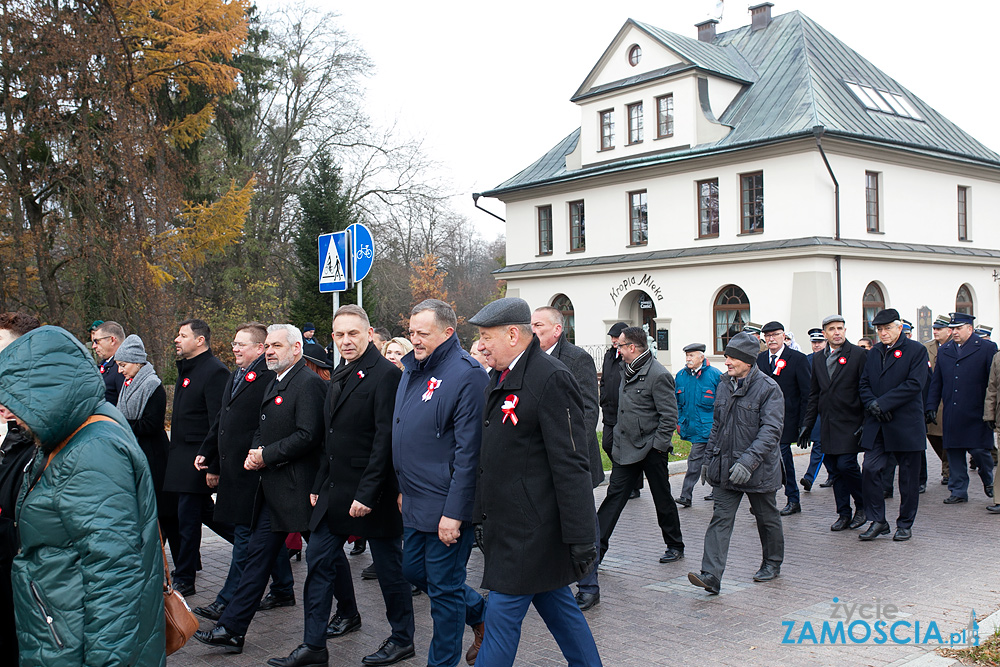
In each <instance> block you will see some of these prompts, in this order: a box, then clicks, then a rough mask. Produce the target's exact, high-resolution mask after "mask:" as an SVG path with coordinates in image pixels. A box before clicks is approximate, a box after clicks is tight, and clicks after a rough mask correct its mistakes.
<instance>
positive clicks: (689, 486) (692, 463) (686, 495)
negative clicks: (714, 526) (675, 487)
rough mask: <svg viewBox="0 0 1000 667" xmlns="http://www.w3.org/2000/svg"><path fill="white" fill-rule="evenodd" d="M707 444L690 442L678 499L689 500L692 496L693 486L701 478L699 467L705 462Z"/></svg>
mask: <svg viewBox="0 0 1000 667" xmlns="http://www.w3.org/2000/svg"><path fill="white" fill-rule="evenodd" d="M707 447H708V443H707V442H692V443H691V453H690V454H688V463H687V472H686V473H684V482H683V483H682V484H681V495H680V497H681V498H683V499H685V500H691V497H692V496H693V495H694V485H695V484H697V483H698V480H699V479H700V478H701V466H702V464H703V463H704V461H705V449H706V448H707Z"/></svg>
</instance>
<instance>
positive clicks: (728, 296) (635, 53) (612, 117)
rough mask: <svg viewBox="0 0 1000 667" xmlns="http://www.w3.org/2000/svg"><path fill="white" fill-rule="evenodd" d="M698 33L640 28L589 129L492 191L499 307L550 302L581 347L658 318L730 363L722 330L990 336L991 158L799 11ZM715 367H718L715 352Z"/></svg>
mask: <svg viewBox="0 0 1000 667" xmlns="http://www.w3.org/2000/svg"><path fill="white" fill-rule="evenodd" d="M771 7H772V5H771V3H764V4H761V5H757V6H755V7H751V9H750V11H751V17H752V23H751V25H749V26H745V27H743V28H740V29H738V30H732V31H729V32H725V33H722V34H718V35H716V34H715V24H716V22H715V21H706V22H704V23H701V24H699V25H698V26H697V30H698V39H693V38H688V37H684V36H681V35H678V34H675V33H671V32H667V31H664V30H661V29H659V28H655V27H653V26H650V25H646V24H643V23H639V22H637V21H633V20H629V21H627V22H626V23H625V25H624V26H622V28H621V30H619V31H618V34H617V35H616V36H615V38H614V40H613V41H612V42H611V45H610V46H609V47H608V48H607V50H606V51H605V52H604V55H603V56H602V57H601V59H600V61H599V62H598V63H597V64H596V65H595V66H594V67H593V69H592V70H591V71H590V73H589V74H588V75H587V77H586V79H584V81H583V83H582V84H581V85H580V87H579V89H578V90H577V92H576V94H575V95H574V96H573V98H572V101H573V102H574V103H576V104H577V105H578V106H579V108H580V118H581V123H580V129H578V130H576V131H574V132H573V133H572V134H570V135H569V136H568V137H566V138H565V139H563V140H562V141H560V142H559V143H558V144H557V145H556V146H555V147H554V148H553V149H552V150H550V151H549V152H548V153H546V154H545V155H543V156H542V157H541V158H540V159H538V160H537V161H536V162H535V163H534V164H532V165H531V166H529V167H528V168H526V169H525V170H523V171H522V172H520V173H519V174H517V175H516V176H514V177H512V178H510V179H509V180H507V181H506V182H504V183H502V184H501V185H499V186H497V187H496V188H495V189H493V190H491V191H489V192H485V193H482V195H483V196H489V197H496V198H499V199H500V200H502V201H503V202H504V203H505V204H506V209H507V266H506V267H505V268H503V269H501V270H499V271H498V272H497V277H498V278H503V279H506V280H507V281H508V291H507V293H508V295H509V296H520V297H521V298H523V299H525V300H527V301H528V303H529V304H531V305H532V307H538V306H542V305H554V306H556V307H558V308H560V309H561V310H563V311H564V312H565V313H566V314H567V315H568V316H569V317H570V319H571V322H572V330H573V334H575V342H576V343H577V344H578V345H582V346H586V347H590V346H593V347H591V350H592V352H593V353H594V354H595V356H596V355H597V352H598V347H603V346H606V345H607V344H608V342H609V341H608V338H607V336H606V332H607V330H608V328H609V327H610V325H611V324H613V323H614V322H616V321H618V320H624V321H626V322H630V323H632V324H648V325H649V329H650V331H651V332H652V336H654V337H655V338H656V339H657V348H658V352H657V354H658V358H659V359H660V361H661V362H663V363H664V364H665V365H668V366H670V367H672V368H673V370H674V371H676V370H677V369H679V368H680V367H681V366H682V365H683V361H684V353H683V351H682V349H681V348H682V347H683V346H684V345H686V344H688V343H690V342H694V341H698V342H704V343H705V344H707V345H708V351H709V355H710V359H711V360H712V361H714V362H719V361H721V359H722V356H721V353H722V350H723V348H724V347H725V342H726V341H727V340H728V336H729V335H730V332H731V331H734V330H738V329H739V328H741V326H742V324H743V323H744V322H747V321H751V320H752V321H754V322H757V323H764V322H767V321H770V320H778V321H780V322H782V323H784V325H785V327H786V330H788V331H790V332H793V333H794V334H795V336H796V339H797V340H798V341H799V342H800V344H802V347H803V348H804V349H805V351H806V352H809V346H808V343H807V336H806V331H807V330H808V329H810V328H812V327H814V326H819V322H820V321H821V320H822V318H823V317H824V316H826V315H829V314H831V313H836V312H841V313H842V314H843V315H844V317H845V318H846V320H847V328H848V334H849V336H850V337H851V339H852V340H854V341H856V340H857V339H858V338H860V337H861V336H862V335H873V333H874V332H873V331H871V325H870V319H871V317H872V315H873V314H874V313H875V312H876V311H877V310H880V309H882V308H883V307H888V308H896V309H897V310H899V312H900V314H901V315H902V316H903V317H904V318H907V319H909V320H911V321H912V322H913V323H914V324H915V325H916V327H917V331H916V332H915V336H917V337H919V338H921V339H922V340H926V339H929V337H930V323H931V321H932V319H933V318H932V317H931V316H930V314H931V313H933V314H934V315H935V316H936V315H940V314H947V313H948V312H949V311H954V310H963V311H967V312H972V313H973V314H975V315H976V317H977V318H978V320H977V323H982V324H987V325H997V324H1000V293H998V287H997V283H996V279H995V278H996V275H997V274H996V271H995V268H997V267H1000V225H998V224H997V220H998V216H1000V155H998V154H996V153H994V152H993V151H991V150H989V149H988V148H986V147H985V146H984V145H982V144H981V143H979V142H978V141H976V140H975V139H973V138H972V137H971V136H969V135H968V134H966V133H965V132H963V131H962V130H961V129H960V128H958V127H957V126H955V125H954V124H953V123H951V122H950V121H948V120H947V119H945V118H943V117H942V116H941V115H940V114H938V113H937V112H936V111H934V109H932V108H930V107H929V106H927V105H926V104H924V103H923V102H922V101H921V100H919V99H918V98H917V97H915V96H914V95H913V94H912V93H910V92H909V91H908V90H906V89H905V88H904V87H902V86H901V85H900V84H899V83H897V82H896V81H895V80H894V79H892V78H890V77H889V76H887V75H886V74H884V73H883V72H882V71H881V70H879V69H878V68H877V67H875V66H874V65H872V64H871V63H870V62H868V61H867V60H865V59H864V58H863V57H862V56H861V55H859V54H858V53H857V52H855V51H853V50H852V49H850V48H848V47H847V46H846V45H844V44H843V43H842V42H840V41H839V40H838V39H837V38H836V37H834V36H833V35H831V34H830V33H829V32H827V31H826V30H824V29H823V28H822V27H821V26H819V25H817V24H816V23H815V22H813V21H812V20H811V19H810V18H809V17H808V16H806V15H804V14H802V13H801V12H797V11H796V12H791V13H788V14H783V15H780V16H776V17H774V18H773V19H772V17H771ZM713 352H714V355H713Z"/></svg>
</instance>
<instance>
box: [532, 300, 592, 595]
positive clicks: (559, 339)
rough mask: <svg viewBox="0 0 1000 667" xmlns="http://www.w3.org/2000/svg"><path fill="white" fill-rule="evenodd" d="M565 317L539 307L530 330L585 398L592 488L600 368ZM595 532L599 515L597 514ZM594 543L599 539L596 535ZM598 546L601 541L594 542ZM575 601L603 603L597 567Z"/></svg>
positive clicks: (580, 584)
mask: <svg viewBox="0 0 1000 667" xmlns="http://www.w3.org/2000/svg"><path fill="white" fill-rule="evenodd" d="M563 326H564V318H563V314H562V313H561V312H559V310H558V309H556V308H553V307H551V306H544V307H542V308H536V309H535V312H533V313H532V314H531V331H532V332H533V333H534V334H535V336H536V337H537V338H538V346H539V347H540V348H541V349H542V351H543V352H545V353H546V354H548V355H550V356H553V357H555V358H556V359H558V360H559V361H561V362H563V363H564V364H565V365H566V368H568V369H569V372H570V373H572V374H573V379H575V380H576V384H577V387H578V388H579V390H580V395H581V397H582V398H583V427H584V434H585V436H586V438H587V439H586V442H587V453H588V454H589V456H590V477H591V483H592V485H593V488H595V489H596V488H597V487H598V486H600V485H601V482H603V481H604V463H603V462H602V461H601V450H600V448H599V446H598V444H597V415H598V412H600V408H599V401H600V391H599V389H598V385H597V368H596V367H595V366H594V358H593V357H591V356H590V355H589V354H588V353H587V352H586V351H584V350H583V348H580V347H577V346H576V345H574V344H573V343H571V342H569V341H568V340H566V337H565V336H563ZM594 525H595V531H596V526H597V515H596V514H595V515H594ZM594 539H595V540H597V537H596V532H595V538H594ZM595 544H598V545H599V542H595ZM577 589H578V590H577V594H576V602H577V604H578V605H579V606H580V609H582V610H584V611H586V610H587V609H590V608H591V607H593V606H594V605H595V604H597V603H598V602H600V601H601V589H600V586H599V585H598V583H597V568H596V567H595V568H593V569H592V570H591V571H590V572H589V573H587V574H586V575H585V576H584V577H583V578H582V579H580V581H579V582H577Z"/></svg>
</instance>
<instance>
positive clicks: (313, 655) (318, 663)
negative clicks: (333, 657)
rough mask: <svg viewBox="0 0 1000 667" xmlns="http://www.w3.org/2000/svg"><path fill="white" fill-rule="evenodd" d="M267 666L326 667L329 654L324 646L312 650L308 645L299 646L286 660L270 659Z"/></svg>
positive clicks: (328, 662)
mask: <svg viewBox="0 0 1000 667" xmlns="http://www.w3.org/2000/svg"><path fill="white" fill-rule="evenodd" d="M267 664H269V665H271V667H326V665H329V664H330V653H329V652H328V651H327V650H326V647H325V646H324V647H323V648H321V649H314V648H309V645H308V644H299V647H298V648H297V649H295V650H294V651H292V652H291V653H289V654H288V657H287V658H271V659H270V660H268V661H267Z"/></svg>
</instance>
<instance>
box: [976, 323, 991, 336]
mask: <svg viewBox="0 0 1000 667" xmlns="http://www.w3.org/2000/svg"><path fill="white" fill-rule="evenodd" d="M992 333H993V327H988V326H986V325H985V324H980V325H979V327H978V328H977V329H976V335H977V336H987V337H989V335H990V334H992Z"/></svg>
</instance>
